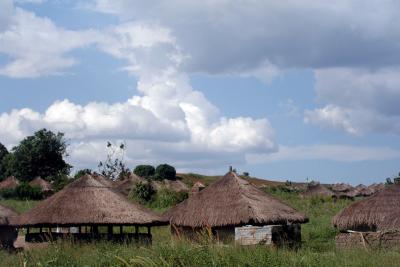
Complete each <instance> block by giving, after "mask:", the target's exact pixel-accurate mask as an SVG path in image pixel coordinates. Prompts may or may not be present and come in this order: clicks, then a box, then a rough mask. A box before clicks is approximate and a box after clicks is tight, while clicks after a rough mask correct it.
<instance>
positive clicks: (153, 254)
mask: <svg viewBox="0 0 400 267" xmlns="http://www.w3.org/2000/svg"><path fill="white" fill-rule="evenodd" d="M271 193H272V194H274V195H275V196H276V197H278V198H280V199H282V200H283V201H284V202H286V203H288V204H290V205H291V206H293V207H295V208H296V209H298V210H299V211H302V212H304V213H305V214H307V215H308V216H309V219H310V222H309V223H307V224H304V225H303V226H302V239H303V244H302V248H300V249H298V250H288V249H275V248H271V247H265V246H248V247H247V246H235V245H233V244H232V245H217V244H214V243H212V242H210V243H207V242H201V243H191V242H188V241H185V240H177V239H174V238H172V237H171V234H170V229H169V227H155V228H153V230H152V233H153V245H152V246H151V247H138V246H135V245H133V244H130V245H129V244H113V243H109V242H97V243H73V242H72V241H64V242H57V243H53V244H51V245H49V246H48V247H47V248H34V249H31V250H26V251H23V252H19V253H16V254H7V253H6V252H1V251H0V266H184V267H190V266H195V267H196V266H249V267H250V266H399V262H400V247H399V248H394V249H389V250H383V249H382V250H374V251H372V250H365V249H353V250H337V249H336V248H335V244H334V237H335V235H336V233H337V231H336V230H335V229H334V228H333V227H332V225H331V220H332V217H333V216H334V215H335V214H336V213H337V212H339V211H340V210H341V209H342V208H344V207H345V206H346V205H348V204H349V203H350V201H346V200H340V201H338V202H333V201H332V200H330V199H323V198H311V199H301V198H300V197H299V196H298V195H297V194H294V193H288V192H280V191H275V192H271ZM9 204H12V205H14V207H20V208H22V207H23V206H27V203H21V204H18V203H17V202H12V203H9ZM29 205H31V204H29Z"/></svg>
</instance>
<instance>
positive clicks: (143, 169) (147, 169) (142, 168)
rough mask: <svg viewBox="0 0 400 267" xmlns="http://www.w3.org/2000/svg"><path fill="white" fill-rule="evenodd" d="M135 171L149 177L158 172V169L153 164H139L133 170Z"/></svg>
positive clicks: (139, 174) (138, 174)
mask: <svg viewBox="0 0 400 267" xmlns="http://www.w3.org/2000/svg"><path fill="white" fill-rule="evenodd" d="M133 173H134V174H136V175H137V176H140V177H143V178H149V177H151V176H153V175H154V174H155V173H156V169H154V167H153V166H151V165H138V166H136V168H135V169H134V170H133Z"/></svg>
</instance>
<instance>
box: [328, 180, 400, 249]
mask: <svg viewBox="0 0 400 267" xmlns="http://www.w3.org/2000/svg"><path fill="white" fill-rule="evenodd" d="M399 203H400V184H394V185H391V186H387V187H386V188H385V189H384V190H382V191H380V192H378V193H376V194H374V195H372V196H370V197H367V198H365V199H363V200H361V201H358V202H355V203H352V204H351V205H349V206H348V207H346V208H345V209H344V210H342V211H341V212H340V213H339V214H337V215H336V216H335V217H334V219H333V225H334V226H335V227H336V228H338V229H339V230H340V231H341V233H340V234H338V235H337V236H336V244H337V246H338V247H349V246H370V247H391V246H397V245H400V205H399Z"/></svg>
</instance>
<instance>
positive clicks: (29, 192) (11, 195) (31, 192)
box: [0, 183, 43, 200]
mask: <svg viewBox="0 0 400 267" xmlns="http://www.w3.org/2000/svg"><path fill="white" fill-rule="evenodd" d="M0 196H1V197H2V198H4V199H21V200H40V199H43V193H42V190H41V189H40V187H36V186H34V187H32V186H30V185H29V184H27V183H21V184H20V185H19V186H17V187H16V188H15V189H2V190H0Z"/></svg>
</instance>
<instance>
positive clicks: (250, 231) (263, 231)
mask: <svg viewBox="0 0 400 267" xmlns="http://www.w3.org/2000/svg"><path fill="white" fill-rule="evenodd" d="M300 242H301V226H300V224H293V225H264V226H243V227H236V228H235V243H236V244H239V245H258V244H260V245H261V244H262V245H277V246H284V245H287V246H289V247H293V246H297V245H299V244H300Z"/></svg>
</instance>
